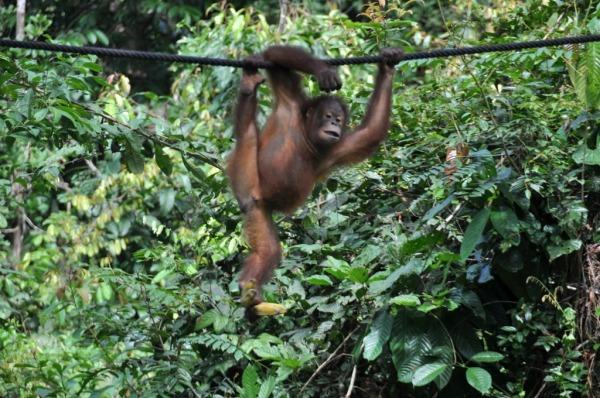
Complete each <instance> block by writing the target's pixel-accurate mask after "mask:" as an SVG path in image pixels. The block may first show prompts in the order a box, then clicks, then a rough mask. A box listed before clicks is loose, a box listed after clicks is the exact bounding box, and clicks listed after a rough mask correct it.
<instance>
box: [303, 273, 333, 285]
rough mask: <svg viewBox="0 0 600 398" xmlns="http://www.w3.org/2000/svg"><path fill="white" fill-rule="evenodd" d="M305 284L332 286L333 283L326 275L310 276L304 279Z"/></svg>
mask: <svg viewBox="0 0 600 398" xmlns="http://www.w3.org/2000/svg"><path fill="white" fill-rule="evenodd" d="M306 282H308V283H310V284H311V285H316V286H332V285H333V282H332V281H331V279H330V278H329V277H328V276H327V275H312V276H310V277H308V278H306Z"/></svg>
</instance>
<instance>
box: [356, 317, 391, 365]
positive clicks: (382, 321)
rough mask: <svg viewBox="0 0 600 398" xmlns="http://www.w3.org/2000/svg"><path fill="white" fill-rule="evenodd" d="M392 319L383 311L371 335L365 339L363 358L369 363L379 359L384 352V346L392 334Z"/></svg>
mask: <svg viewBox="0 0 600 398" xmlns="http://www.w3.org/2000/svg"><path fill="white" fill-rule="evenodd" d="M392 324H393V322H392V317H391V316H390V314H389V313H388V312H387V311H385V310H384V311H382V312H381V313H380V314H379V315H378V316H377V318H375V321H373V324H372V325H371V329H370V331H369V334H367V335H366V336H365V338H364V339H363V344H364V347H365V348H364V351H363V357H364V358H365V359H366V360H367V361H373V360H375V359H377V357H378V356H379V355H381V352H382V351H383V346H384V345H385V344H386V343H387V341H388V340H389V338H390V334H391V332H392Z"/></svg>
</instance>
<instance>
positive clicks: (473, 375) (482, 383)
mask: <svg viewBox="0 0 600 398" xmlns="http://www.w3.org/2000/svg"><path fill="white" fill-rule="evenodd" d="M467 382H468V383H469V384H470V385H471V387H473V388H474V389H476V390H477V391H479V392H480V393H482V394H486V393H487V392H488V391H489V390H490V388H492V376H490V374H489V373H488V371H487V370H485V369H482V368H468V369H467Z"/></svg>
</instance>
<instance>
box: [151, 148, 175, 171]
mask: <svg viewBox="0 0 600 398" xmlns="http://www.w3.org/2000/svg"><path fill="white" fill-rule="evenodd" d="M154 159H155V160H156V164H157V165H158V167H159V168H160V169H161V171H162V172H163V173H165V174H166V175H168V176H170V175H171V173H172V172H173V162H172V161H171V158H170V157H169V156H168V155H167V154H166V153H165V152H164V150H163V148H162V146H161V145H156V144H155V145H154Z"/></svg>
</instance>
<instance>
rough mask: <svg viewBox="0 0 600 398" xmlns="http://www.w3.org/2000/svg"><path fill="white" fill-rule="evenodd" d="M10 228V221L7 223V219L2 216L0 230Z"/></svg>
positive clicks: (0, 216) (0, 217) (0, 215)
mask: <svg viewBox="0 0 600 398" xmlns="http://www.w3.org/2000/svg"><path fill="white" fill-rule="evenodd" d="M7 226H8V221H6V218H5V217H4V216H3V215H2V214H0V228H2V229H4V228H6V227H7Z"/></svg>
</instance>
